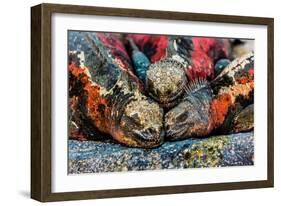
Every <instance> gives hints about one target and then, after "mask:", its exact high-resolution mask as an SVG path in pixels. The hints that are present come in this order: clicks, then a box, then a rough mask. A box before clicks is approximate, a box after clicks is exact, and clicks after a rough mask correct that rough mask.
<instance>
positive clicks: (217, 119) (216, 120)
mask: <svg viewBox="0 0 281 206" xmlns="http://www.w3.org/2000/svg"><path fill="white" fill-rule="evenodd" d="M231 105H232V103H231V96H230V94H227V93H226V94H222V95H219V96H218V97H217V98H216V99H214V100H213V101H212V103H211V117H212V126H213V128H217V127H218V126H220V125H221V124H222V123H223V122H224V120H225V117H226V115H227V112H228V109H229V108H230V106H231Z"/></svg>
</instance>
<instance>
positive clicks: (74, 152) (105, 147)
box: [68, 131, 254, 174]
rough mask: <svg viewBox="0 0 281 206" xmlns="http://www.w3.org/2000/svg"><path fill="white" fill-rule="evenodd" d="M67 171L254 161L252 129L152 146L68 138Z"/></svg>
mask: <svg viewBox="0 0 281 206" xmlns="http://www.w3.org/2000/svg"><path fill="white" fill-rule="evenodd" d="M68 147H69V154H68V158H69V168H68V172H69V174H80V173H97V172H118V171H138V170H153V169H182V168H202V167H225V166H244V165H253V164H254V132H253V131H252V132H248V133H238V134H232V135H223V136H212V137H208V138H196V139H186V140H183V141H175V142H165V143H164V144H163V145H161V146H160V147H158V148H155V149H138V148H128V147H126V146H122V145H120V144H116V143H113V142H111V141H107V142H101V141H76V140H69V142H68Z"/></svg>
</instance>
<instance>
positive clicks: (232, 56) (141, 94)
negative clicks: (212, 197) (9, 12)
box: [31, 4, 274, 202]
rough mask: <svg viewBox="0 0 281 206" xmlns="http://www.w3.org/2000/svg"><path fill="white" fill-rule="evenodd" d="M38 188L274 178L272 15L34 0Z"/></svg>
mask: <svg viewBox="0 0 281 206" xmlns="http://www.w3.org/2000/svg"><path fill="white" fill-rule="evenodd" d="M31 40H32V41H31V63H32V64H31V71H32V72H31V73H32V76H31V79H32V82H31V93H32V95H31V96H32V97H31V110H32V113H31V117H32V120H31V125H32V127H31V197H32V198H34V199H36V200H39V201H42V202H46V201H61V200H78V199H91V198H108V197H124V196H137V195H159V194H171V193H187V192H203V191H218V190H232V189H250V188H265V187H273V182H274V181H273V179H274V175H273V172H274V168H273V153H274V151H273V149H274V144H273V45H274V44H273V19H271V18H262V17H242V16H228V15H214V14H199V13H182V12H170V11H152V10H136V9H119V8H103V7H89V6H75V5H57V4H41V5H37V6H34V7H32V8H31Z"/></svg>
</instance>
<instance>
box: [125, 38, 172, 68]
mask: <svg viewBox="0 0 281 206" xmlns="http://www.w3.org/2000/svg"><path fill="white" fill-rule="evenodd" d="M128 37H129V38H131V39H133V41H134V42H135V43H136V44H137V46H138V47H139V49H140V50H141V51H144V50H145V46H146V45H149V47H151V48H150V50H151V52H152V54H151V56H150V61H151V63H155V62H157V61H159V60H161V59H163V58H165V57H166V55H167V54H166V49H167V47H168V41H169V38H168V36H160V35H145V34H129V35H128Z"/></svg>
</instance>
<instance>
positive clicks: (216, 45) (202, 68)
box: [186, 37, 230, 80]
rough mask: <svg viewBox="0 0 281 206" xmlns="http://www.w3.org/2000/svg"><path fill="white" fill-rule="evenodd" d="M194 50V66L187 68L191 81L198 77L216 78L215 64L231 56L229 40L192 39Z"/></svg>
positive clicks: (192, 57)
mask: <svg viewBox="0 0 281 206" xmlns="http://www.w3.org/2000/svg"><path fill="white" fill-rule="evenodd" d="M192 42H193V47H194V50H193V52H192V55H191V59H192V65H191V67H189V68H186V74H187V76H188V78H189V79H190V80H194V79H196V78H198V77H201V78H204V79H206V78H208V79H213V78H214V64H215V60H216V59H218V58H227V57H228V56H229V48H230V44H229V42H228V41H227V40H220V39H217V38H202V37H193V38H192Z"/></svg>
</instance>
